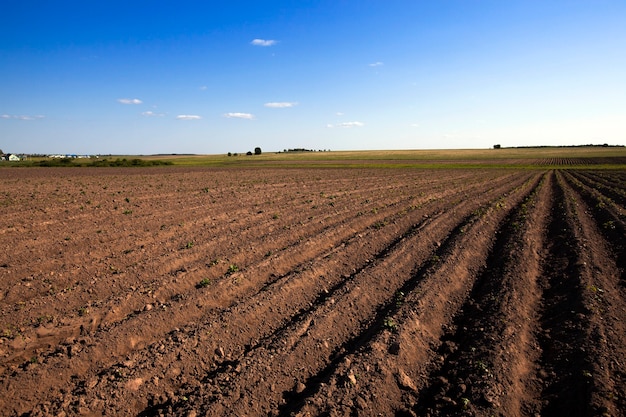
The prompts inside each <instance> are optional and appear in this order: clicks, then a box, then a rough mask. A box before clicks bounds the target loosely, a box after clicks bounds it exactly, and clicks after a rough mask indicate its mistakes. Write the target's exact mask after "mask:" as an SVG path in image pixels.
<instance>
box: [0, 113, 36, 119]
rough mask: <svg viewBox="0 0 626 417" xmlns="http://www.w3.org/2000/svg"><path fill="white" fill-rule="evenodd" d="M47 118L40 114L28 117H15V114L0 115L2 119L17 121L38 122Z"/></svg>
mask: <svg viewBox="0 0 626 417" xmlns="http://www.w3.org/2000/svg"><path fill="white" fill-rule="evenodd" d="M44 117H46V116H42V115H40V114H38V115H36V116H28V115H15V114H3V115H0V119H17V120H38V119H43V118H44Z"/></svg>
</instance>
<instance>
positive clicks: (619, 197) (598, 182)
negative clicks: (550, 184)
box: [568, 171, 626, 209]
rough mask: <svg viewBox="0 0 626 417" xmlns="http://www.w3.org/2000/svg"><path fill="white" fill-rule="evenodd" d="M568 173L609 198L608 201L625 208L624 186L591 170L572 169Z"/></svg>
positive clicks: (625, 188)
mask: <svg viewBox="0 0 626 417" xmlns="http://www.w3.org/2000/svg"><path fill="white" fill-rule="evenodd" d="M568 174H569V175H570V176H571V177H573V178H576V180H577V181H579V182H580V183H581V184H583V185H584V186H585V187H587V188H589V189H593V190H595V191H596V192H597V193H598V194H601V195H603V196H605V197H606V198H607V199H610V201H612V202H614V203H615V204H617V205H619V206H620V207H621V208H622V209H624V208H626V187H620V186H619V184H618V183H617V182H616V181H615V180H613V181H611V179H610V178H602V177H598V175H597V173H594V172H593V171H572V172H569V173H568Z"/></svg>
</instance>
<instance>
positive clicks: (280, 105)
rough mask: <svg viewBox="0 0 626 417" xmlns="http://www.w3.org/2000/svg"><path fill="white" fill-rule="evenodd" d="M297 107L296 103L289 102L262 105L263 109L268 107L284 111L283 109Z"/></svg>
mask: <svg viewBox="0 0 626 417" xmlns="http://www.w3.org/2000/svg"><path fill="white" fill-rule="evenodd" d="M297 105H298V103H297V102H290V101H284V102H274V103H265V104H264V106H265V107H270V108H272V109H285V108H288V107H294V106H297Z"/></svg>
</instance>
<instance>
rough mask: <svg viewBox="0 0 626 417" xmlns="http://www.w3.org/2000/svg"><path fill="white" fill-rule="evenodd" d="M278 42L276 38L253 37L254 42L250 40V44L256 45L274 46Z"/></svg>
mask: <svg viewBox="0 0 626 417" xmlns="http://www.w3.org/2000/svg"><path fill="white" fill-rule="evenodd" d="M276 43H277V41H275V40H274V39H253V40H252V42H250V44H251V45H254V46H272V45H276Z"/></svg>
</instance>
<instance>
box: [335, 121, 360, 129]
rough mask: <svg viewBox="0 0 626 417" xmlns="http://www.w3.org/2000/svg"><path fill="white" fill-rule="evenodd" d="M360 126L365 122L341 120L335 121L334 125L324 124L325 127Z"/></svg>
mask: <svg viewBox="0 0 626 417" xmlns="http://www.w3.org/2000/svg"><path fill="white" fill-rule="evenodd" d="M361 126H365V123H363V122H343V123H337V124H336V125H333V124H327V125H326V127H329V128H333V127H344V128H351V127H361Z"/></svg>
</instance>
